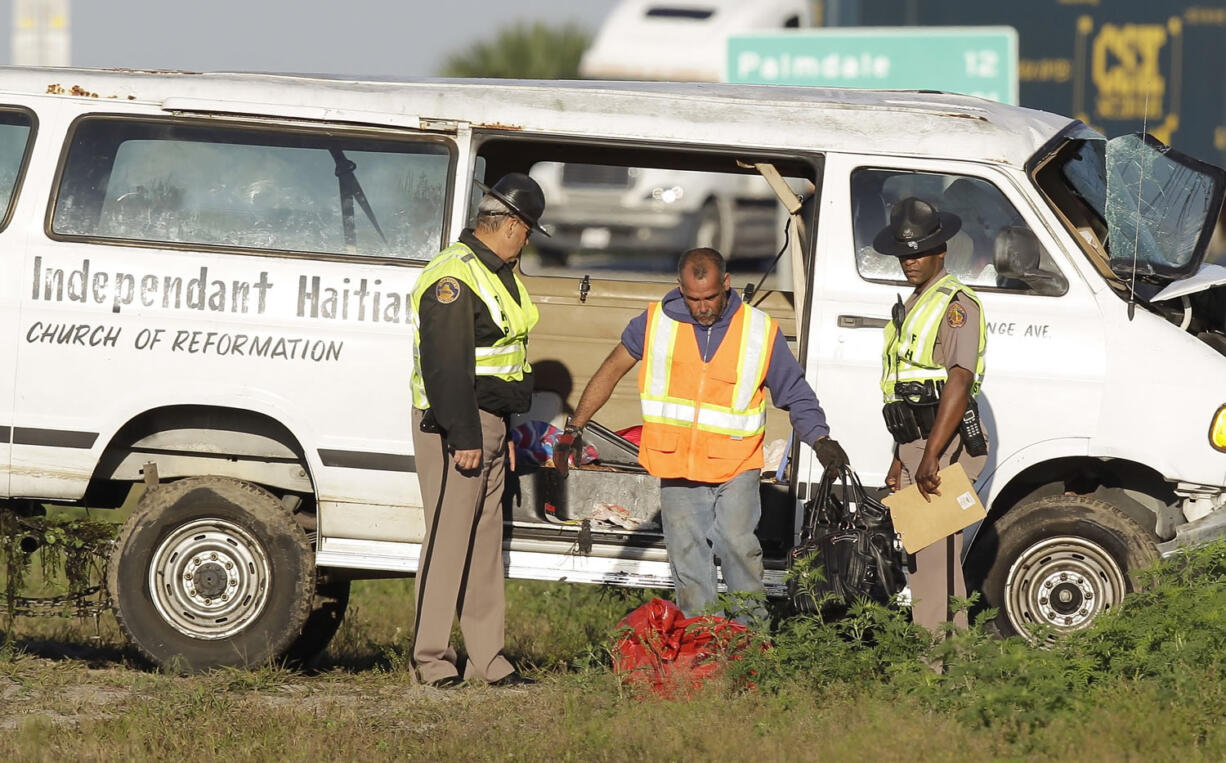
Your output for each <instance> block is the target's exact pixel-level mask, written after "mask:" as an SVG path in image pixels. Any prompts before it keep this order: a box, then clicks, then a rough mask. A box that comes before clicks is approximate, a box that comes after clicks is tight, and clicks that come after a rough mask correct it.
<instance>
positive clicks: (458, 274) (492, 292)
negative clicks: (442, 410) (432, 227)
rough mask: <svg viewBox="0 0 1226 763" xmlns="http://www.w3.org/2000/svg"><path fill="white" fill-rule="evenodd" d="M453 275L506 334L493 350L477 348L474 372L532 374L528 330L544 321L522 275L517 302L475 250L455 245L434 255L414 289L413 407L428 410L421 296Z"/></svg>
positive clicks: (514, 377)
mask: <svg viewBox="0 0 1226 763" xmlns="http://www.w3.org/2000/svg"><path fill="white" fill-rule="evenodd" d="M447 277H452V278H455V279H456V280H458V281H461V282H463V283H464V284H465V285H466V286H468V288H470V289H472V291H473V293H474V294H476V295H477V296H478V297H480V298H481V301H482V303H484V304H485V308H486V310H488V311H489V314H490V318H491V319H492V320H493V321H494V323H495V324H497V325H498V326H499V327H500V328H501V329H502V332H503V336H502V337H501V338H499V339H498V340H497V341H496V342H494V344H493V345H492V346H489V347H476V348H475V350H474V360H475V369H474V370H475V372H476V374H477V375H478V376H492V377H495V378H498V379H502V380H503V381H520V380H522V379H523V378H524V374H525V373H527V372H529V371H531V370H532V366H531V364H530V363H529V362H528V332H529V331H531V330H532V327H533V326H535V325H536V322H537V320H538V319H539V317H540V314H539V312H538V311H537V309H536V305H534V304H532V299H531V298H530V297H529V296H528V290H527V289H525V288H524V285H523V283H522V282H521V281H520V280H519V276H517V275H515V274H514V272H512V277H513V278H514V279H515V286H516V288H517V289H518V290H519V302H518V303H516V302H515V299H514V298H513V297H512V296H511V294H510V292H508V291H507V289H506V287H505V286H503V283H502V280H501V279H499V278H498V276H496V275H495V274H494V273H493V272H491V271H490V269H489V268H487V267H486V266H485V265H484V264H482V263H481V260H480V259H478V257H477V255H475V254H474V253H473V251H472V250H471V249H469V248H468V247H467V246H465V245H464V244H461V243H458V242H457V243H455V244H452V245H451V246H449V247H447V248H446V249H444V250H443V251H441V252H439V253H438V254H437V255H435V257H434V259H432V260H430V263H429V264H428V265H426V267H425V268H424V269H423V270H422V272H421V276H420V277H419V278H418V280H417V285H416V286H415V287H414V288H413V295H412V313H411V321H410V322H411V324H412V326H413V329H414V331H413V375H412V378H411V382H410V384H411V387H412V392H413V405H414V406H416V407H418V408H422V409H425V408H429V407H430V402H429V400H427V398H426V386H425V382H424V381H423V379H422V376H421V370H420V369H421V337H420V329H421V320H420V310H421V298H422V295H424V294H425V293H426V290H427V289H430V288H432V287H433V286H434V284H435V283H437V282H438V281H439V280H440V279H443V278H447Z"/></svg>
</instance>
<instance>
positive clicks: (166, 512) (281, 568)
mask: <svg viewBox="0 0 1226 763" xmlns="http://www.w3.org/2000/svg"><path fill="white" fill-rule="evenodd" d="M107 585H108V586H109V588H110V594H111V600H112V608H113V610H114V612H115V618H116V620H118V621H119V627H120V628H121V629H122V630H123V632H124V635H126V636H127V637H128V640H129V641H130V642H131V643H132V644H133V645H135V647H136V648H137V649H138V650H139V651H140V653H141V654H142V655H143V656H144V657H146V658H147V659H149V660H150V661H151V662H153V663H154V664H155V665H158V666H159V667H162V668H164V669H168V670H173V671H177V672H184V673H196V672H200V671H204V670H208V669H210V668H216V667H240V668H249V667H256V666H261V665H266V664H270V663H272V662H275V661H277V660H279V659H280V658H281V657H282V655H283V654H284V653H285V651H286V650H287V649H288V648H289V647H290V645H291V644H292V643H293V642H294V641H295V639H297V638H298V637H299V635H300V634H301V633H302V629H303V625H304V624H305V623H306V621H307V616H308V614H309V613H310V611H311V602H312V594H313V593H314V588H315V563H314V554H313V552H312V551H311V545H310V543H309V541H308V540H307V536H306V533H304V532H303V531H302V528H300V527H299V526H298V524H297V523H296V522H295V521H294V519H293V517H292V516H291V515H290V513H289V511H287V510H286V508H285V506H284V505H283V504H282V503H281V502H280V501H279V500H277V498H276V497H275V496H273V495H272V494H271V493H269V492H268V491H266V490H264V489H262V488H260V487H257V486H255V485H252V484H250V483H247V482H243V481H240V480H236V479H231V478H229V477H189V478H186V479H182V480H178V481H176V482H171V483H168V484H164V485H161V486H158V487H156V488H154V489H152V490H150V491H148V492H147V493H146V494H145V495H144V497H143V498H142V499H141V501H140V503H139V504H138V505H137V507H136V509H135V510H134V511H133V512H132V515H131V516H130V517H129V518H128V521H127V522H126V523H124V526H123V529H122V530H121V531H120V533H119V536H118V538H117V539H116V541H115V548H114V551H113V552H112V553H111V559H110V564H109V565H108V570H107Z"/></svg>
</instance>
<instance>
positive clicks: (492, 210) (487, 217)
mask: <svg viewBox="0 0 1226 763" xmlns="http://www.w3.org/2000/svg"><path fill="white" fill-rule="evenodd" d="M508 217H515V213H514V212H512V211H511V208H510V207H508V206H507V205H506V204H503V203H502V201H500V200H499V199H498V198H497V197H495V196H492V195H490V194H488V193H487V194H485V195H484V196H482V197H481V202H480V203H479V204H477V218H476V220H475V221H474V222H473V228H474V229H475V230H484V231H494V230H497V229H498V226H500V225H502V222H503V220H505V219H506V218H508Z"/></svg>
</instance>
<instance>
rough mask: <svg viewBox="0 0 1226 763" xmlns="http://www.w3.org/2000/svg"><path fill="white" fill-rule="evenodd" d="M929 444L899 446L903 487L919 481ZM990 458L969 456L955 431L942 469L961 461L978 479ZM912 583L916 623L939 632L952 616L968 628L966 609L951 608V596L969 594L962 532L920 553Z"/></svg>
mask: <svg viewBox="0 0 1226 763" xmlns="http://www.w3.org/2000/svg"><path fill="white" fill-rule="evenodd" d="M927 446H928V441H927V440H924V439H920V440H916V441H914V442H909V443H906V444H904V445H899V446H898V460H899V461H901V462H902V475H901V477H900V479H899V487H900V488H904V487H908V486H910V485H914V484H915V476H914V475H915V470H916V469H918V468H919V463H920V460H921V459H923V457H924V448H926V447H927ZM987 461H988V457H987V456H969V455H967V454H966V450H965V448H963V446H962V435H960V434H955V435H954V436H953V439H951V440H950V442H949V445H948V446H946V448H945V451H944V452H943V453H941V459H940V462H939V465H938V468H940V469H944V468H945V467H947V466H949V465H950V464H952V463H954V462H958V463H960V464H962V468H963V469H965V470H966V476H967V477H968V478H970V480H971V482H974V481H975V479H976V478H978V477H979V473H980V472H982V471H983V467H984V465H985V464H986V463H987ZM937 489H938V490H939V489H940V488H937ZM910 583H911V598H912V605H911V619H912V620H913V621H914V622H915V623H917V624H919V625H922V626H924V627H925V628H927V629H928V630H930V631H932V632H933V633H938V632H939V631H940V627H941V623H944V622H948V621H949V620H951V619H952V620H953V621H954V623H956V624H957V625H958V626H959V627H962V628H965V627H967V620H966V612H960V613H958V616H957V617H951V616H950V611H949V597H950V596H957V597H960V598H964V597H965V596H966V581H965V580H964V579H963V578H962V533H960V532H958V533H954V534H953V535H950V536H947V537H945V538H943V539H942V540H939V541H937V542H936V543H933V544H932V545H931V546H928V547H927V548H922V549H920V550H919V551H918V552H916V554H915V572H914V573H912V575H911V578H910Z"/></svg>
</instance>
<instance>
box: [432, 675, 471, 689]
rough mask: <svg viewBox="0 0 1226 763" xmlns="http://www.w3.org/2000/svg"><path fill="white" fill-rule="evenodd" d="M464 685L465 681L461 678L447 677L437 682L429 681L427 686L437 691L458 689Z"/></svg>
mask: <svg viewBox="0 0 1226 763" xmlns="http://www.w3.org/2000/svg"><path fill="white" fill-rule="evenodd" d="M463 685H464V679H463V678H460V677H459V676H447V677H446V678H440V679H438V680H437V681H427V682H426V686H433V687H434V688H436V689H458V688H460V687H461V686H463Z"/></svg>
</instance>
